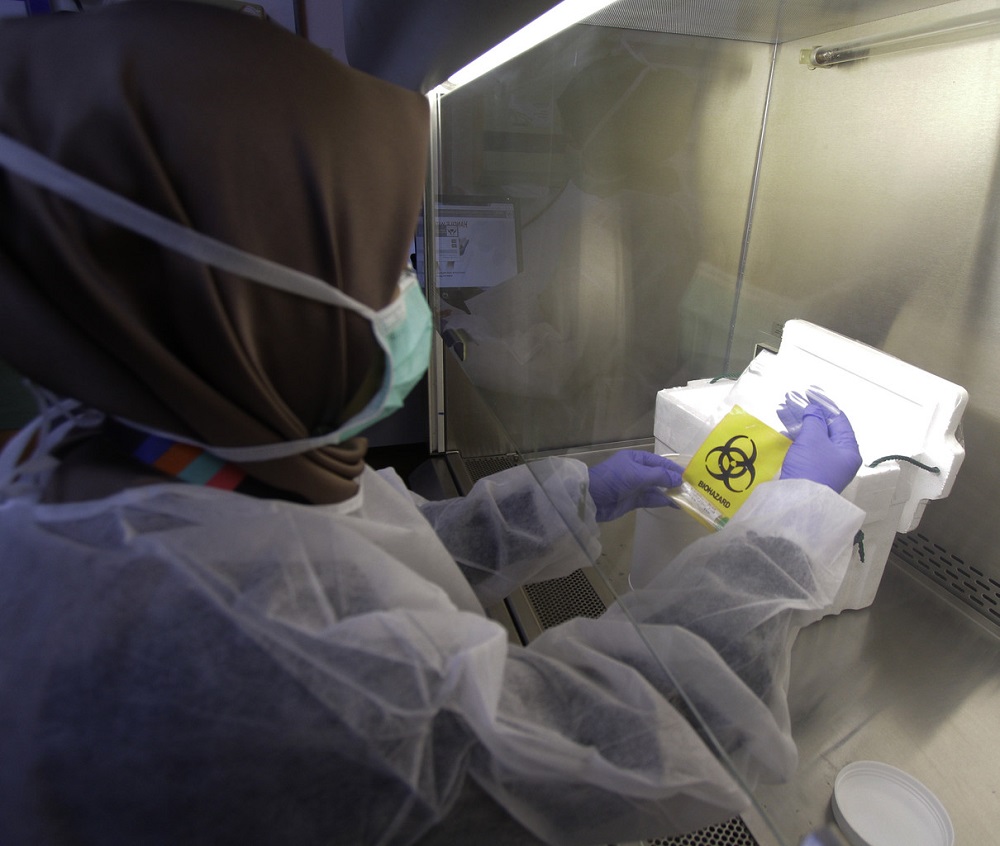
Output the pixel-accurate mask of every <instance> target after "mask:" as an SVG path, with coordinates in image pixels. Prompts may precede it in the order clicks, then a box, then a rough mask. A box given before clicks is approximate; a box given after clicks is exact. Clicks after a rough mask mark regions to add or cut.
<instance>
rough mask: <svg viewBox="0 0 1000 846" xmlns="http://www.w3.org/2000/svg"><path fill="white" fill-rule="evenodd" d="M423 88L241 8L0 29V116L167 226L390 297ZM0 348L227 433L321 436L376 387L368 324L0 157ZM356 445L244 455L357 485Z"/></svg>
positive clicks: (198, 7)
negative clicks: (115, 215)
mask: <svg viewBox="0 0 1000 846" xmlns="http://www.w3.org/2000/svg"><path fill="white" fill-rule="evenodd" d="M427 122H428V119H427V106H426V103H425V102H424V100H423V98H421V97H420V96H419V95H417V94H415V93H413V92H409V91H405V90H403V89H401V88H396V87H394V86H392V85H389V84H387V83H385V82H382V81H379V80H376V79H374V78H372V77H368V76H366V75H364V74H362V73H359V72H357V71H354V70H352V69H349V68H347V67H344V66H343V65H341V64H339V63H338V62H336V61H335V60H333V59H331V58H330V57H329V56H328V55H326V53H324V52H323V51H322V50H320V49H319V48H317V47H315V46H313V45H310V44H309V43H308V42H306V41H304V40H302V39H300V38H298V37H296V36H294V35H292V34H290V33H288V32H286V31H284V30H282V29H280V28H278V27H277V26H275V25H274V24H271V23H268V22H263V21H260V20H258V19H256V18H253V17H251V16H248V15H242V14H238V13H236V12H231V11H228V10H223V9H220V8H217V7H214V6H209V5H202V4H197V3H186V2H160V0H148V2H134V3H127V4H122V5H114V6H109V7H106V8H103V9H100V10H98V11H92V12H85V13H78V14H67V15H55V16H46V17H40V18H28V19H22V20H15V21H8V22H5V23H3V24H2V25H0V130H2V131H3V132H5V133H6V134H8V135H11V136H13V137H14V138H16V139H18V140H20V141H21V142H22V143H25V144H27V145H28V146H30V147H32V148H34V149H35V150H38V151H39V152H41V153H43V154H45V155H46V156H48V157H50V158H52V159H54V160H55V161H57V162H59V163H60V164H62V165H63V166H64V167H67V168H69V169H70V170H73V171H75V172H77V173H79V174H81V175H83V176H85V177H88V178H89V179H91V180H93V181H95V182H97V183H99V184H101V185H103V186H105V187H107V188H109V189H111V190H113V191H115V192H117V193H119V194H122V195H124V196H126V197H129V198H130V199H132V200H134V201H136V202H138V203H140V204H141V205H144V206H146V207H148V208H150V209H152V210H153V211H156V212H158V213H159V214H161V215H164V216H166V217H168V218H170V219H172V220H175V221H178V222H180V223H182V224H184V225H186V226H189V227H192V228H193V229H195V230H197V231H200V232H203V233H205V234H207V235H209V236H211V237H213V238H216V239H219V240H221V241H223V242H226V243H229V244H232V245H234V246H236V247H239V248H241V249H243V250H246V251H248V252H251V253H254V254H256V255H259V256H262V257H264V258H267V259H271V260H272V261H276V262H279V263H281V264H283V265H287V266H289V267H292V268H295V269H297V270H300V271H304V272H306V273H309V274H312V275H314V276H318V277H319V278H321V279H323V280H325V281H327V282H329V283H330V284H331V285H334V286H336V287H338V288H340V289H341V290H343V291H344V292H345V293H346V294H348V295H350V296H351V297H354V298H355V299H357V300H360V301H361V302H363V303H365V304H366V305H368V306H370V307H372V308H376V309H378V308H382V307H384V306H385V305H386V304H387V303H388V302H389V301H390V298H391V297H392V295H393V292H394V290H395V287H396V283H397V280H398V278H399V273H400V270H401V268H402V267H403V266H404V263H405V261H406V257H407V254H408V248H409V243H410V239H411V238H412V235H413V232H414V227H415V224H416V219H417V214H418V211H419V206H420V201H421V194H422V188H423V179H424V166H425V156H426V152H427V135H428V132H427ZM0 220H2V221H3V225H2V227H0V357H3V358H5V359H7V360H8V361H9V362H10V363H11V364H13V365H14V366H15V367H16V368H17V369H18V370H20V371H21V372H22V373H23V374H24V375H26V376H28V377H29V378H30V379H32V380H34V381H35V382H37V383H38V384H41V385H43V386H45V387H47V388H49V389H51V390H53V391H55V392H56V393H58V394H60V395H63V396H67V397H72V398H75V399H78V400H81V401H82V402H84V403H86V404H87V405H90V406H93V407H95V408H98V409H101V410H102V411H105V412H108V413H110V414H113V415H117V416H120V417H122V418H125V419H128V420H131V421H135V422H137V423H141V424H144V425H147V426H151V427H154V428H157V429H160V430H164V431H168V432H172V433H176V434H178V435H181V436H185V437H189V438H195V439H196V440H198V441H200V442H203V443H207V444H213V445H217V446H250V445H256V444H263V443H273V442H277V441H283V440H289V439H297V438H302V437H307V436H309V435H312V434H317V433H318V432H319V431H321V430H324V429H326V430H329V429H332V428H333V427H334V425H335V424H336V423H337V422H339V421H340V420H341V419H342V418H344V417H346V416H348V414H349V412H350V411H352V410H357V407H358V406H359V405H360V404H361V403H362V402H363V401H364V400H365V399H367V398H368V397H370V396H371V393H372V392H373V389H374V385H377V381H378V377H379V375H380V373H381V356H380V353H379V352H378V348H377V346H376V343H375V341H374V338H373V336H372V333H371V330H370V326H369V324H368V322H367V321H366V320H364V319H363V318H361V317H359V316H357V315H355V314H354V313H352V312H348V311H345V310H341V309H338V308H332V307H328V306H324V305H322V304H318V303H315V302H312V301H310V300H306V299H303V298H300V297H297V296H294V295H291V294H284V293H281V292H278V291H273V290H270V289H267V288H264V287H262V286H260V285H257V284H254V283H251V282H247V281H245V280H242V279H239V278H236V277H233V276H230V275H228V274H226V273H224V272H221V271H217V270H214V269H211V268H208V267H206V266H203V265H200V264H198V263H196V262H193V261H191V260H189V259H186V258H184V257H182V256H180V255H178V254H175V253H173V252H170V251H168V250H165V249H163V248H161V247H159V246H157V245H155V244H153V243H151V242H149V241H146V240H145V239H143V238H142V237H140V236H137V235H133V234H131V233H129V232H126V231H123V230H122V229H120V228H119V227H116V226H115V225H113V224H110V223H107V222H105V221H104V220H103V219H100V218H98V217H95V216H93V215H91V214H89V213H86V212H84V211H82V210H81V209H79V208H78V207H76V206H74V205H73V204H71V203H68V202H64V201H62V200H61V199H59V198H57V197H55V196H53V195H51V194H49V193H47V192H45V191H44V190H41V189H37V188H35V187H34V186H32V185H30V184H28V183H27V182H25V181H23V180H22V179H20V178H18V177H16V176H15V175H13V174H10V173H8V172H6V171H4V170H0ZM366 448H367V444H366V442H365V441H364V439H361V438H357V439H353V440H351V441H348V442H346V443H344V444H341V445H339V446H335V447H328V448H324V449H322V450H314V451H312V452H309V453H305V454H303V455H299V456H294V457H292V458H288V459H282V460H277V461H268V462H255V463H248V464H245V465H243V469H244V470H245V471H246V472H248V473H249V474H251V475H252V476H254V477H256V478H257V479H259V480H261V481H263V482H265V483H267V484H268V485H271V486H274V487H276V488H279V489H282V490H285V491H289V492H293V493H295V494H297V495H299V496H301V497H304V498H305V499H306V500H308V501H311V502H337V501H341V500H343V499H346V498H347V497H349V496H351V495H352V494H353V493H354V492H355V491H356V483H355V482H354V481H353V480H354V479H355V478H356V477H357V476H358V475H359V474H360V472H361V470H362V468H363V459H364V455H365V450H366Z"/></svg>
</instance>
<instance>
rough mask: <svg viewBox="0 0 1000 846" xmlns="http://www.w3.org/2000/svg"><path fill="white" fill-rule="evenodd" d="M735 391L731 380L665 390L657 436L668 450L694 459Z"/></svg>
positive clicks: (658, 411)
mask: <svg viewBox="0 0 1000 846" xmlns="http://www.w3.org/2000/svg"><path fill="white" fill-rule="evenodd" d="M732 389H733V383H732V382H731V381H719V382H712V381H711V380H709V379H703V380H699V381H695V382H689V383H688V384H687V386H685V387H682V388H665V389H664V390H662V391H660V392H659V393H657V395H656V412H655V416H654V418H653V419H654V422H653V437H654V438H655V439H656V440H657V441H659V442H660V444H662V445H664V447H663V448H664V450H666V451H669V452H672V453H677V454H678V455H680V456H685V457H688V458H690V456H692V455H694V452H695V450H697V449H698V447H699V446H701V444H702V442H704V440H705V438H707V437H708V433H709V432H710V431H711V430H712V426H713V425H714V422H715V421H714V418H715V417H716V416H717V415H716V410H717V409H722V408H723V407H724V403H725V401H726V397H727V396H729V392H730V391H731V390H732Z"/></svg>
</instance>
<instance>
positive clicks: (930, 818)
mask: <svg viewBox="0 0 1000 846" xmlns="http://www.w3.org/2000/svg"><path fill="white" fill-rule="evenodd" d="M833 816H834V819H836V821H837V825H838V826H840V829H841V831H843V833H844V835H845V836H846V837H847V839H848V841H849V842H850V843H851V846H954V843H955V830H954V828H952V824H951V818H950V817H949V816H948V812H947V811H946V810H945V809H944V806H943V805H942V804H941V802H940V801H939V800H938V798H937V797H936V796H935V795H934V794H933V793H931V791H930V790H928V789H927V788H926V787H924V785H922V784H921V783H920V782H919V781H917V780H916V779H915V778H913V776H911V775H909V774H908V773H905V772H903V771H902V770H899V769H896V768H895V767H890V766H889V765H888V764H881V763H879V762H877V761H855V762H854V763H853V764H848V765H847V766H846V767H844V768H843V769H842V770H841V771H840V773H839V774H838V775H837V780H836V782H834V786H833Z"/></svg>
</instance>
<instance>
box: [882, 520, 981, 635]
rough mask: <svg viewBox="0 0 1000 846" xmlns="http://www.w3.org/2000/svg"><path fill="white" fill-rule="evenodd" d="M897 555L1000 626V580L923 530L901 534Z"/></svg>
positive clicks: (897, 541) (896, 547)
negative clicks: (929, 536) (938, 543)
mask: <svg viewBox="0 0 1000 846" xmlns="http://www.w3.org/2000/svg"><path fill="white" fill-rule="evenodd" d="M892 551H893V554H895V555H896V556H897V557H898V558H899V559H900V560H902V561H905V562H906V563H907V564H909V565H910V566H911V567H913V568H915V569H916V570H919V571H920V572H921V573H923V574H924V575H925V576H928V577H930V579H931V580H932V581H934V583H935V584H938V585H941V587H943V588H944V589H945V590H947V591H948V592H949V593H951V594H953V595H954V596H957V597H958V598H959V599H961V600H962V601H963V602H964V603H966V605H968V606H970V607H971V608H974V609H975V610H976V611H978V612H979V613H980V614H982V615H983V616H985V617H986V619H987V620H989V621H990V622H991V623H993V624H994V625H997V626H1000V581H997V580H996V579H994V578H992V577H991V576H988V575H986V573H984V572H983V571H982V570H980V569H979V568H978V567H974V566H973V565H972V564H969V563H967V562H966V561H964V560H963V559H961V558H959V557H958V556H957V555H953V554H952V553H950V552H948V550H946V549H945V548H944V547H941V546H938V545H937V544H936V543H934V542H933V541H931V540H929V539H928V538H926V537H924V536H923V535H922V534H920V533H919V532H910V533H909V534H906V535H897V536H896V541H895V543H893V545H892Z"/></svg>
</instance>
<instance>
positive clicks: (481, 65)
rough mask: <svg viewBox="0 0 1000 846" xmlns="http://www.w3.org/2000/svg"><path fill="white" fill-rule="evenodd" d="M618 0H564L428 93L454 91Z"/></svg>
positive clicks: (437, 93)
mask: <svg viewBox="0 0 1000 846" xmlns="http://www.w3.org/2000/svg"><path fill="white" fill-rule="evenodd" d="M615 2H618V0H563V2H562V3H559V4H558V5H557V6H554V7H552V8H551V9H549V11H547V12H546V13H545V14H543V15H542V16H541V17H539V18H536V19H535V20H533V21H532V22H531V23H529V24H528V25H527V26H525V27H523V28H522V29H519V30H518V31H517V32H515V33H514V34H513V35H511V36H509V37H508V38H505V39H504V40H503V41H501V42H500V43H499V44H497V45H496V46H495V47H493V48H492V49H490V50H487V51H486V52H485V53H483V55H481V56H480V57H479V58H478V59H474V60H473V61H472V62H470V63H469V64H467V65H466V66H465V67H464V68H461V69H459V70H457V71H455V73H453V74H452V75H451V76H450V77H448V79H447V80H446V81H444V82H442V83H441V84H440V85H438V86H437V87H436V88H434V89H432V90H431V91H430V92H429V94H428V95H427V96H428V97H435V96H439V95H442V94H447V93H449V92H451V91H454V90H455V89H456V88H459V87H461V86H463V85H465V84H466V83H469V82H471V81H472V80H474V79H477V78H478V77H480V76H482V75H483V74H485V73H489V71H491V70H493V68H495V67H498V66H499V65H502V64H503V63H504V62H508V61H510V60H511V59H513V58H514V57H515V56H519V55H520V54H521V53H524V52H526V51H527V50H530V49H531V48H532V47H535V46H537V45H538V44H541V43H542V42H543V41H545V40H546V39H549V38H551V37H552V36H553V35H557V34H559V33H560V32H562V31H563V30H564V29H568V28H569V27H571V26H573V24H575V23H578V22H579V21H582V20H583V19H584V18H588V17H590V16H591V15H593V14H595V13H597V12H599V11H601V9H604V8H605V7H607V6H610V5H612V4H613V3H615Z"/></svg>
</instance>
